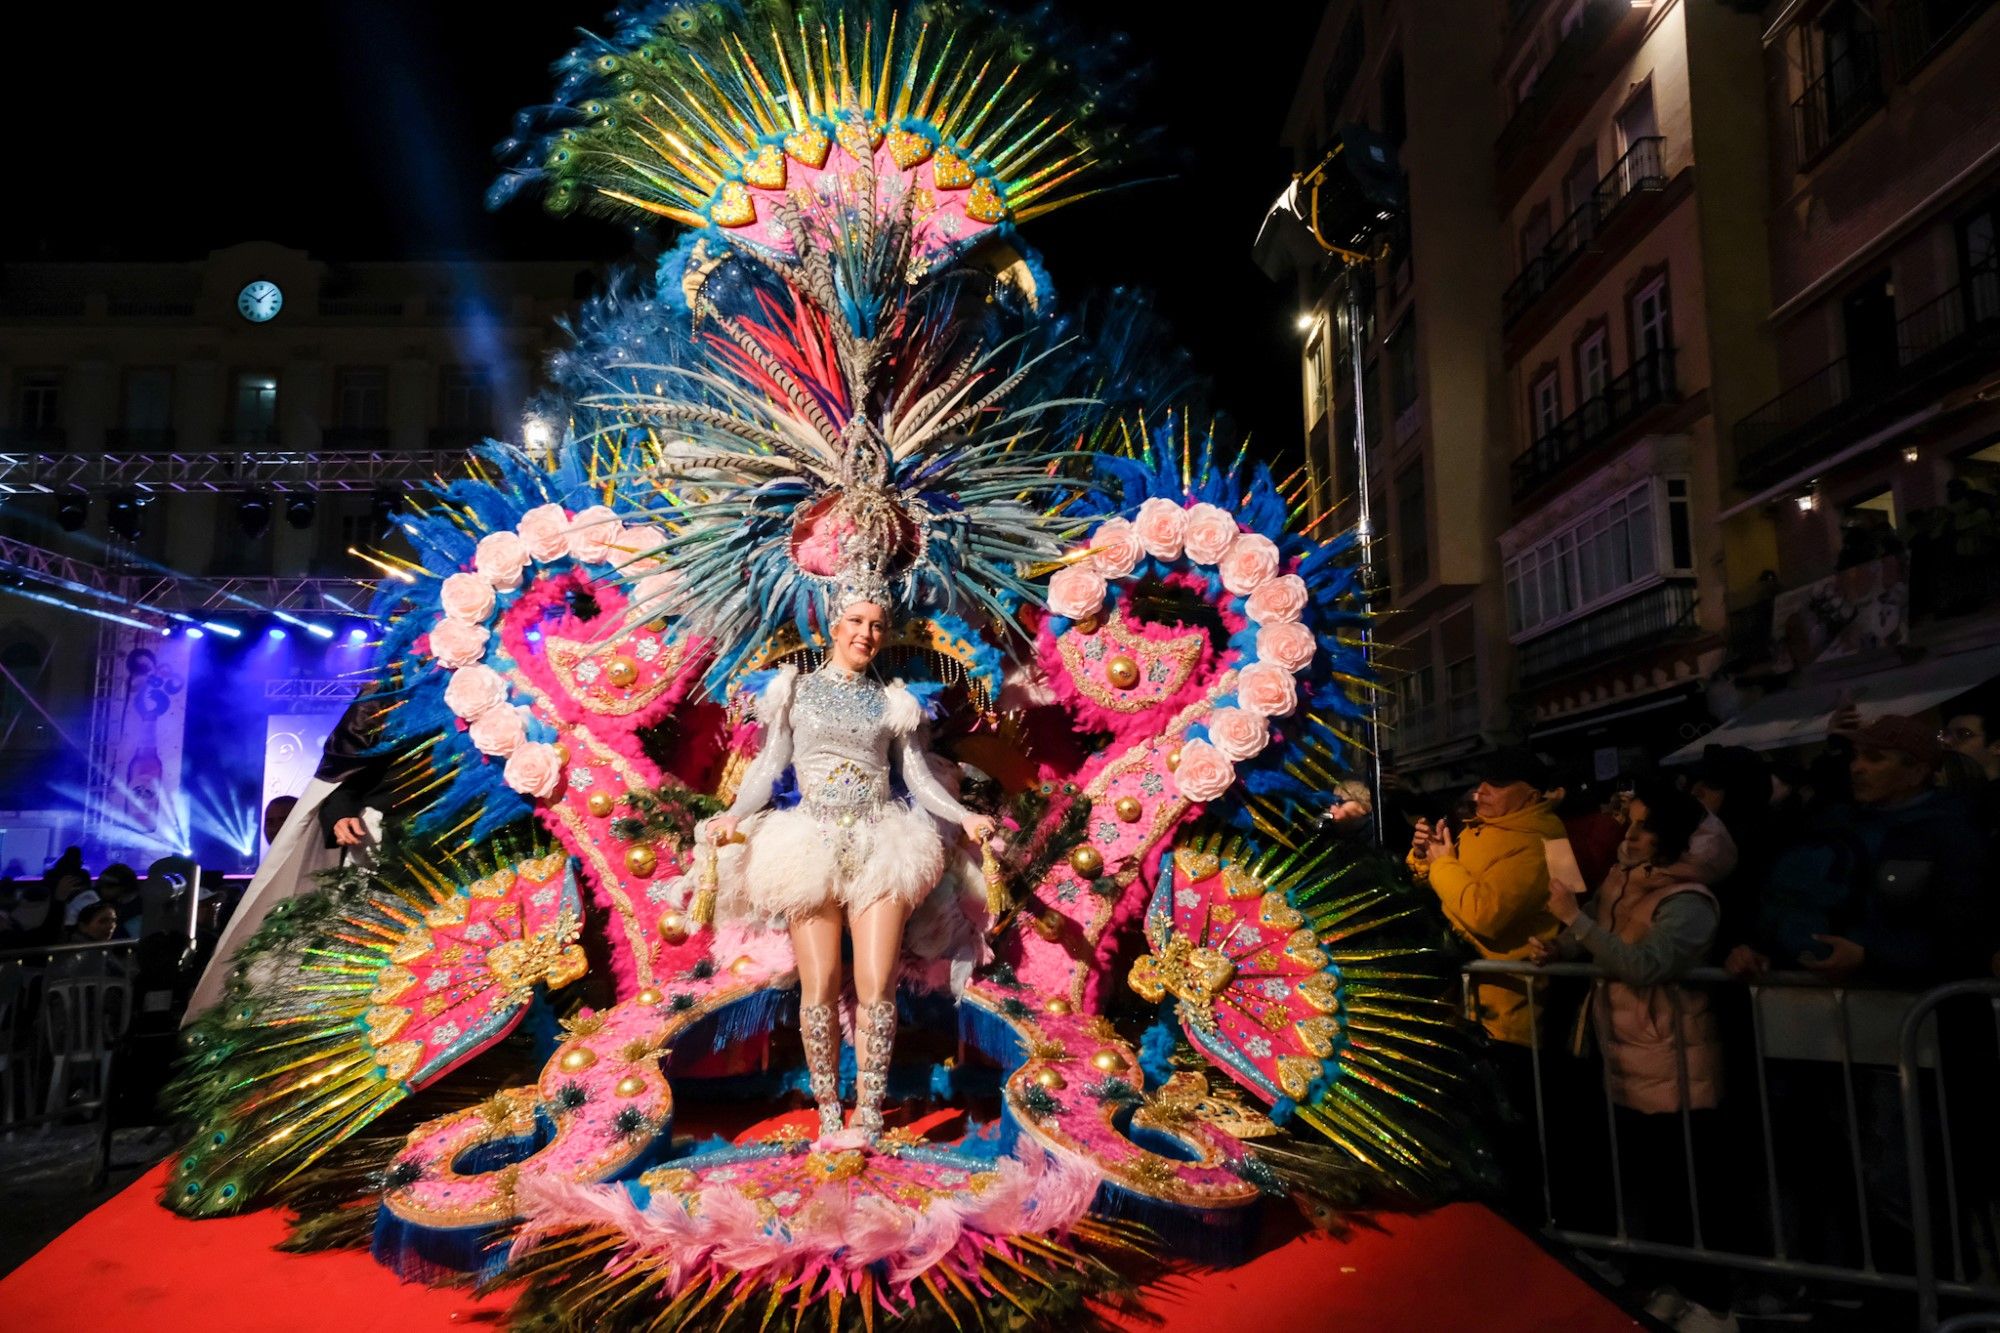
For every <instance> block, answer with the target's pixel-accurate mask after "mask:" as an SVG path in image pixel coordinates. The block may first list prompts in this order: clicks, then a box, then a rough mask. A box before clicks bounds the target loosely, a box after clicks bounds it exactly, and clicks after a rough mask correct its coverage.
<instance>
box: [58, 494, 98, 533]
mask: <svg viewBox="0 0 2000 1333" xmlns="http://www.w3.org/2000/svg"><path fill="white" fill-rule="evenodd" d="M89 519H90V497H89V496H88V495H85V494H83V493H82V492H80V491H77V492H71V493H69V494H66V495H59V496H57V497H56V526H57V527H59V528H61V529H62V530H63V531H64V532H75V531H77V530H78V529H80V528H81V527H83V525H84V524H85V523H86V522H88V521H89Z"/></svg>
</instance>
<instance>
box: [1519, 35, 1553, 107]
mask: <svg viewBox="0 0 2000 1333" xmlns="http://www.w3.org/2000/svg"><path fill="white" fill-rule="evenodd" d="M1544 63H1546V62H1544V61H1543V59H1542V52H1541V48H1540V47H1539V46H1537V47H1536V48H1535V49H1534V50H1532V51H1530V52H1529V53H1528V58H1527V59H1526V60H1524V61H1522V62H1521V66H1520V69H1519V71H1518V72H1517V73H1516V74H1515V75H1514V81H1513V85H1512V86H1513V91H1514V105H1515V106H1517V107H1518V106H1520V105H1521V104H1522V103H1523V102H1525V101H1527V100H1528V99H1529V98H1530V97H1533V96H1534V95H1535V85H1536V84H1538V83H1540V82H1541V81H1542V66H1543V64H1544Z"/></svg>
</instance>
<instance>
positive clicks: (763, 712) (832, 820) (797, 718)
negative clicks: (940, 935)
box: [718, 665, 969, 920]
mask: <svg viewBox="0 0 2000 1333" xmlns="http://www.w3.org/2000/svg"><path fill="white" fill-rule="evenodd" d="M758 712H759V716H760V718H761V719H762V720H763V723H764V729H765V734H764V744H763V748H762V749H760V750H759V751H758V753H757V757H756V758H755V759H754V760H753V761H752V762H751V764H750V766H749V768H747V769H746V770H745V771H744V774H743V780H742V783H741V785H740V786H739V787H738V789H737V794H736V800H735V802H734V803H733V804H732V805H731V806H730V807H729V813H730V814H731V815H734V816H737V817H738V818H739V819H741V821H742V823H741V825H740V828H741V831H742V833H743V835H744V841H743V842H742V843H740V844H734V845H732V846H730V847H728V848H725V849H723V852H722V854H721V857H720V860H719V862H718V879H719V885H720V888H721V891H722V899H723V901H722V903H721V906H722V908H723V910H724V911H725V912H728V913H730V914H733V915H754V916H761V917H766V918H777V919H781V920H790V919H792V918H795V917H799V916H804V915H809V914H810V913H812V912H814V911H816V910H818V909H819V908H821V907H823V906H825V905H826V904H827V903H828V902H830V901H831V902H837V903H839V904H840V905H841V906H842V907H844V908H845V909H846V910H847V911H848V912H850V913H858V912H861V911H863V910H865V909H866V908H867V907H869V906H870V905H872V904H874V903H875V902H878V901H880V900H881V899H883V898H895V899H897V900H898V901H900V902H902V903H903V905H904V906H905V907H907V908H914V907H915V906H916V905H917V904H918V903H919V902H920V901H921V900H922V899H923V898H924V897H925V895H926V894H928V893H929V892H930V891H931V889H932V888H933V887H934V886H936V885H937V883H938V880H939V878H940V877H941V876H942V875H943V873H944V868H945V843H944V838H943V830H941V829H940V826H939V825H940V821H942V823H943V824H944V825H945V826H946V827H951V826H955V825H957V824H958V823H960V822H961V821H962V820H964V819H965V818H967V815H968V813H969V812H968V811H967V810H966V809H965V807H964V806H962V805H960V804H959V803H958V801H957V799H956V798H955V797H953V795H952V794H951V792H950V791H948V790H947V789H946V788H945V786H944V785H943V784H942V783H941V782H939V781H938V778H937V775H936V774H935V773H934V772H933V771H932V769H931V766H930V763H929V761H928V758H927V756H926V755H925V752H924V748H923V744H922V724H923V710H922V708H921V707H920V706H919V705H918V703H917V701H916V699H915V698H914V697H913V696H912V695H911V694H910V692H909V691H908V690H906V689H904V688H903V687H902V684H901V682H896V683H894V684H891V685H887V686H885V685H883V684H882V683H881V682H880V681H877V680H875V679H873V678H872V677H869V676H855V675H852V674H851V673H848V672H845V671H843V670H841V669H840V668H839V667H836V666H832V665H828V666H824V667H821V668H820V669H819V670H817V671H814V672H811V673H810V674H806V675H799V674H797V673H796V672H794V671H793V670H792V669H790V668H787V669H786V670H785V671H783V672H781V673H780V674H779V676H778V677H777V678H776V679H774V680H773V681H772V682H771V684H770V685H769V686H767V687H766V689H765V693H764V696H763V698H762V700H761V701H760V703H759V708H758ZM788 767H789V768H791V769H792V770H793V772H794V774H795V775H796V777H797V780H798V788H799V803H798V804H797V805H795V806H792V807H791V808H789V809H785V810H773V809H770V808H769V806H770V803H771V791H772V788H773V786H774V785H775V784H776V783H777V780H778V778H779V776H780V775H781V774H783V772H784V771H785V769H786V768H788ZM892 770H893V772H894V774H895V775H896V776H897V777H900V778H901V779H902V783H903V787H904V789H905V790H907V791H908V792H909V798H908V799H905V798H903V797H900V796H897V795H895V794H894V792H893V788H892V784H891V780H890V778H891V772H892Z"/></svg>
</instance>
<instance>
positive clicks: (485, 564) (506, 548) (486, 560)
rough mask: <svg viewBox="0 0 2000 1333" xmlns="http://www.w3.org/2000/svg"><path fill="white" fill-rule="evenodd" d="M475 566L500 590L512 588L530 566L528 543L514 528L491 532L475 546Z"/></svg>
mask: <svg viewBox="0 0 2000 1333" xmlns="http://www.w3.org/2000/svg"><path fill="white" fill-rule="evenodd" d="M472 567H473V568H474V569H475V570H477V571H478V572H479V574H480V576H481V577H483V578H484V579H485V580H486V581H487V582H488V583H490V584H492V585H493V587H494V589H495V590H496V591H499V592H512V591H514V589H516V588H518V587H520V586H521V573H522V571H523V570H525V569H527V567H528V544H527V543H526V542H524V541H522V540H521V538H520V537H519V536H518V535H517V534H515V533H512V532H489V533H487V534H486V535H485V536H484V537H481V538H480V539H479V545H478V546H476V547H474V548H473V550H472Z"/></svg>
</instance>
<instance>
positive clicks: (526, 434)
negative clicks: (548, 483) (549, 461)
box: [521, 414, 556, 463]
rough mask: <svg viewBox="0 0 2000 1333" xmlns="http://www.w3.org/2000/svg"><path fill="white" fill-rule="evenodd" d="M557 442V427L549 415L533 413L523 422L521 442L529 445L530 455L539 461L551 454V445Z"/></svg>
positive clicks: (528, 451) (528, 452)
mask: <svg viewBox="0 0 2000 1333" xmlns="http://www.w3.org/2000/svg"><path fill="white" fill-rule="evenodd" d="M555 442H556V431H555V427H554V426H551V425H550V424H549V420H548V418H547V417H544V416H539V415H534V414H531V415H530V416H529V417H528V419H527V420H526V421H524V422H523V423H522V424H521V443H522V444H524V445H525V446H527V455H528V457H530V458H532V459H534V460H535V461H536V462H537V463H539V462H541V461H542V460H544V459H546V458H547V457H548V456H549V447H550V446H551V445H553V444H554V443H555Z"/></svg>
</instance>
